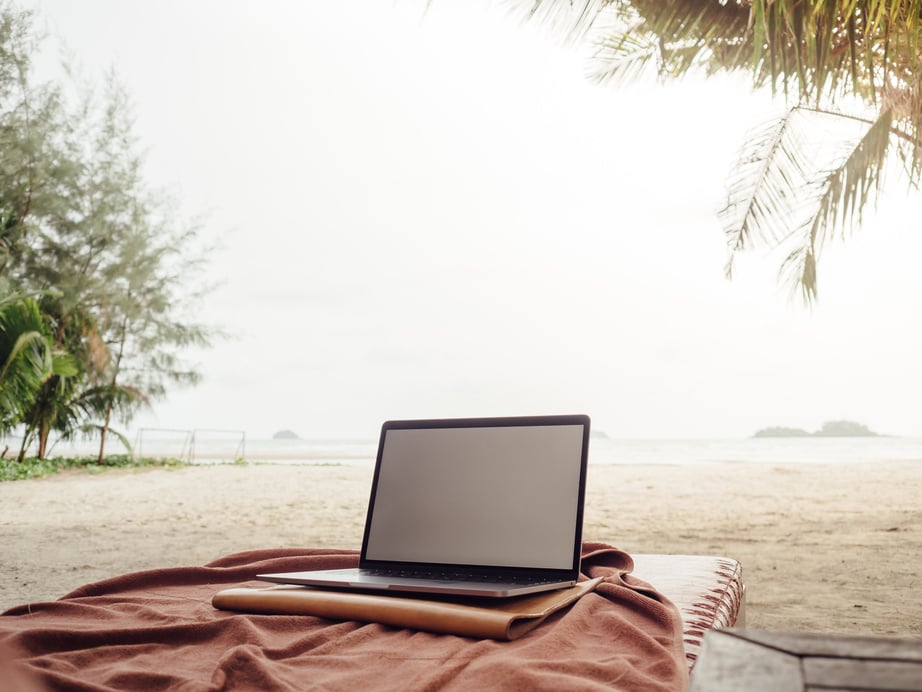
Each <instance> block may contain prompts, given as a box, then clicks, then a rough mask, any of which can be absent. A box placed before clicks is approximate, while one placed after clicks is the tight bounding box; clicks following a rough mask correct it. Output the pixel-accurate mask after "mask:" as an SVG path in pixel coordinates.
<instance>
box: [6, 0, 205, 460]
mask: <svg viewBox="0 0 922 692" xmlns="http://www.w3.org/2000/svg"><path fill="white" fill-rule="evenodd" d="M32 21H33V18H32V14H31V13H30V12H23V11H18V10H16V9H15V8H14V7H13V5H12V4H11V3H10V2H7V1H4V0H0V275H2V276H5V277H7V279H8V281H10V282H11V283H12V285H13V286H15V287H16V288H17V289H18V290H19V291H20V292H21V293H24V294H28V295H33V296H36V297H37V298H36V300H37V306H38V309H39V312H40V317H41V321H42V323H43V324H44V325H45V331H44V332H43V337H42V339H43V340H44V341H43V343H45V347H43V349H42V350H40V352H39V351H36V352H35V354H34V355H35V358H38V357H39V356H41V358H43V359H45V361H46V362H45V366H46V367H45V368H44V370H43V371H42V374H41V377H40V378H39V379H40V383H39V384H38V387H37V389H36V387H35V382H34V381H33V382H32V383H31V385H32V386H31V387H29V389H30V391H32V392H33V394H31V395H29V396H26V393H25V392H26V388H22V389H19V390H13V389H10V390H9V395H10V398H11V399H13V398H15V399H16V406H17V409H18V411H19V414H18V418H19V420H20V421H21V422H22V423H23V424H24V425H25V428H26V432H25V438H24V445H23V453H24V451H25V447H26V446H27V444H29V443H30V442H31V441H32V440H37V441H38V455H39V457H42V456H44V455H45V453H46V452H47V443H48V439H49V436H50V434H51V433H52V432H57V433H59V434H60V435H61V436H62V437H64V438H65V439H66V438H68V437H71V436H73V435H75V434H78V433H79V432H80V431H81V430H83V429H86V427H87V426H88V425H95V426H96V429H97V430H98V431H99V432H100V434H101V442H100V450H99V455H100V460H102V457H103V456H104V448H105V441H106V437H107V435H108V433H109V431H110V425H111V424H112V421H113V419H117V420H121V421H123V422H126V423H127V422H128V421H130V419H131V418H132V416H133V415H134V414H135V413H136V412H137V411H138V410H139V408H140V407H142V406H148V405H150V404H151V403H152V402H153V401H155V400H157V399H158V398H161V397H162V396H164V394H165V393H166V391H167V388H168V387H169V386H172V385H187V384H195V383H196V382H197V381H198V378H199V375H198V373H197V372H196V370H195V369H194V368H193V367H191V366H190V365H189V364H187V363H186V362H185V360H184V358H183V352H184V351H185V350H187V349H188V348H189V347H190V346H200V347H203V346H207V345H209V343H210V342H211V340H212V339H213V338H214V337H215V336H216V332H215V331H214V330H213V329H211V328H209V327H207V326H205V325H202V324H198V323H196V322H194V321H191V320H190V319H189V315H190V314H191V312H192V310H191V308H192V306H194V305H195V304H196V302H197V301H198V300H199V299H200V298H201V296H202V295H203V293H204V292H205V291H206V290H207V289H206V288H204V287H199V286H196V284H195V280H194V279H195V277H197V276H200V275H201V272H200V271H199V270H200V268H201V265H202V264H203V262H204V259H203V258H204V257H205V248H202V247H199V243H198V235H199V227H198V226H197V225H196V224H190V223H188V222H186V221H184V220H183V219H182V218H181V217H180V216H179V215H178V214H176V213H175V210H174V206H175V204H174V203H173V201H172V200H170V199H168V198H165V197H163V196H162V195H160V194H159V193H156V192H153V191H151V190H150V189H149V187H148V186H147V184H146V182H145V180H144V177H143V160H142V158H141V156H140V154H139V153H138V145H137V141H136V138H135V136H134V134H133V131H132V128H133V121H132V113H131V106H130V100H129V98H128V94H127V93H126V91H125V89H124V88H123V87H122V85H121V84H120V83H119V82H118V80H117V79H116V78H115V76H114V75H109V76H108V77H107V78H106V80H105V82H104V84H103V88H102V89H101V90H97V89H95V88H93V87H92V86H90V85H87V84H83V83H79V82H77V81H76V80H75V81H73V83H71V84H68V85H67V86H69V87H71V88H70V89H65V88H64V87H63V86H61V85H57V84H47V85H35V84H33V83H32V82H31V71H30V70H31V66H30V59H31V57H30V56H31V54H32V52H33V51H34V49H35V46H36V42H37V41H36V39H35V37H34V35H33V33H32V28H31V27H32ZM65 94H75V96H73V97H71V98H67V97H66V96H65ZM32 307H35V306H34V305H33V306H32ZM29 338H30V339H33V340H34V342H33V343H34V344H39V341H42V340H35V339H38V337H34V336H30V337H29ZM49 343H50V348H49V347H48V344H49ZM35 348H37V346H35ZM49 354H51V355H50V356H49ZM63 354H68V356H69V358H70V361H69V364H70V366H71V367H70V368H69V369H67V368H65V369H62V368H63V366H64V365H65V364H66V363H65V362H64V360H63ZM49 357H50V358H51V365H52V367H51V368H49V367H47V366H48V363H47V359H48V358H49ZM55 363H57V364H58V366H60V367H58V368H57V369H55V368H54V367H53V366H54V364H55ZM49 370H50V371H51V372H50V373H49ZM33 379H34V378H33ZM0 406H3V404H0ZM9 406H12V404H10V405H9ZM9 406H7V408H9ZM0 410H2V409H0ZM2 415H3V417H2V418H0V423H2V424H3V425H8V423H7V421H8V420H12V417H11V416H7V415H6V414H2Z"/></svg>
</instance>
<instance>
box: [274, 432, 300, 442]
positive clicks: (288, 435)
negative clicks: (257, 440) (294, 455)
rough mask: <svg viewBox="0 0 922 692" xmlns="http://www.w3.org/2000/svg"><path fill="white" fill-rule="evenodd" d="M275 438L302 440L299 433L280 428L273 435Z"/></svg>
mask: <svg viewBox="0 0 922 692" xmlns="http://www.w3.org/2000/svg"><path fill="white" fill-rule="evenodd" d="M272 439H273V440H300V439H301V438H300V437H298V435H297V433H294V432H292V431H291V430H279V431H278V432H277V433H275V435H273V436H272Z"/></svg>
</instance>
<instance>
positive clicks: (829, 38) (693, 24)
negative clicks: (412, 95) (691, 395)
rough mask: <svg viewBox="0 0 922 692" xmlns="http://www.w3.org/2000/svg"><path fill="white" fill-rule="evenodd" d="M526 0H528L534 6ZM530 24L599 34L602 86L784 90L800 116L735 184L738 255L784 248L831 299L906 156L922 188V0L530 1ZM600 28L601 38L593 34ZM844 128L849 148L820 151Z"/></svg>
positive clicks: (791, 278) (810, 283)
mask: <svg viewBox="0 0 922 692" xmlns="http://www.w3.org/2000/svg"><path fill="white" fill-rule="evenodd" d="M522 4H523V5H526V4H525V3H522ZM527 8H528V9H527V12H528V15H529V16H530V17H534V18H537V19H539V20H542V21H546V22H550V23H553V24H555V25H557V26H558V27H562V28H563V29H564V31H566V32H567V34H568V36H570V37H571V38H575V39H581V38H583V37H585V36H587V35H590V34H592V35H594V37H595V38H596V43H597V47H598V50H597V52H596V64H597V70H596V73H595V77H596V79H597V80H598V81H600V82H609V81H616V82H617V81H626V80H632V79H636V78H637V77H638V76H639V75H641V74H644V73H645V72H649V71H650V70H653V71H655V73H656V74H657V75H658V76H659V77H661V78H664V79H672V78H678V77H681V76H683V75H686V74H689V73H692V72H700V73H703V74H705V75H714V74H718V73H721V72H741V71H744V72H747V73H748V74H749V75H750V76H751V79H752V84H753V86H754V87H756V88H760V87H766V88H768V87H770V88H771V89H772V90H773V92H774V93H777V94H783V95H784V98H785V100H786V101H787V103H788V105H789V110H788V112H787V114H786V115H784V116H783V117H782V118H781V119H780V120H779V121H778V122H774V123H769V124H767V125H766V126H763V127H759V128H758V129H756V130H755V131H754V132H753V134H752V135H751V139H750V141H748V142H747V143H746V145H745V146H744V147H743V150H742V151H741V153H740V157H739V162H738V164H737V166H736V168H735V170H734V173H733V175H732V177H731V180H730V181H729V192H728V197H727V204H726V205H725V207H724V209H723V210H722V212H721V218H722V220H723V222H724V224H725V230H726V233H727V238H728V244H729V248H730V253H731V254H730V261H729V262H728V265H727V273H728V276H729V275H730V274H731V271H732V260H733V255H734V254H735V253H737V252H740V251H742V250H744V249H746V248H748V247H750V246H752V245H753V244H759V243H760V244H764V245H767V246H769V247H780V248H781V249H782V250H783V252H782V254H783V255H784V256H785V259H784V260H783V263H782V266H781V270H780V274H781V277H782V279H783V280H785V281H787V282H789V283H790V284H791V287H792V289H793V290H799V291H800V292H801V294H802V296H803V298H804V300H805V301H806V302H810V301H812V300H814V299H815V298H816V297H817V285H818V284H817V263H818V259H819V255H820V252H821V250H822V247H823V244H824V242H825V241H826V240H827V239H828V238H830V237H833V236H835V235H840V236H845V235H846V234H847V233H848V232H849V231H851V230H853V229H855V228H858V227H859V226H860V225H861V222H862V210H863V209H864V208H865V207H867V206H868V205H869V204H875V203H876V202H877V201H878V198H879V193H880V190H881V186H882V184H883V173H884V171H885V168H886V166H887V165H888V164H889V162H891V161H899V162H900V163H901V164H902V171H903V173H904V174H905V177H906V180H907V181H908V183H909V185H910V187H911V188H913V189H918V187H919V184H920V182H922V79H920V76H919V75H920V74H922V6H920V3H919V2H918V0H908V1H907V0H889V1H885V0H835V1H832V2H827V1H825V0H807V1H804V0H750V1H745V2H744V1H743V0H731V1H730V2H716V1H715V0H687V1H683V2H662V0H582V1H581V2H577V3H573V2H571V1H570V0H530V1H529V2H528V3H527ZM593 30H595V31H593ZM831 120H839V121H841V122H845V123H849V124H852V125H854V126H855V127H853V128H841V130H840V134H839V135H838V142H837V145H838V146H837V147H836V148H834V149H833V150H831V151H830V152H829V155H828V156H825V157H818V156H814V154H816V151H815V148H814V147H812V146H811V142H812V140H813V139H815V138H816V137H817V135H823V134H824V133H825V132H826V131H827V130H828V129H829V128H830V126H831V125H830V123H831Z"/></svg>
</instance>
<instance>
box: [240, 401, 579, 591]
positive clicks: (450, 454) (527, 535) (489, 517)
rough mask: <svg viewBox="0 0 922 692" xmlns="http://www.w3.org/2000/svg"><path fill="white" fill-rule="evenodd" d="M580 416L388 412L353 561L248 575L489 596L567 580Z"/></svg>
mask: <svg viewBox="0 0 922 692" xmlns="http://www.w3.org/2000/svg"><path fill="white" fill-rule="evenodd" d="M589 423H590V422H589V418H588V416H584V415H560V416H527V417H518V418H455V419H442V420H395V421H387V422H385V423H384V424H383V425H382V427H381V437H380V440H379V443H378V455H377V459H376V462H375V472H374V479H373V482H372V488H371V498H370V500H369V503H368V513H367V515H366V520H365V534H364V538H363V540H362V551H361V555H360V558H359V567H358V568H357V569H345V570H325V571H313V572H285V573H280V574H260V575H258V578H259V579H262V580H265V581H270V582H275V583H280V584H303V585H307V586H324V587H333V588H340V589H359V590H371V591H382V590H384V591H403V592H416V593H441V594H453V595H469V596H489V597H505V596H518V595H522V594H527V593H534V592H538V591H547V590H550V589H556V588H562V587H566V586H571V585H573V584H575V583H576V581H577V579H578V578H579V565H580V550H581V542H582V528H583V504H584V498H585V489H586V467H587V463H588V449H589Z"/></svg>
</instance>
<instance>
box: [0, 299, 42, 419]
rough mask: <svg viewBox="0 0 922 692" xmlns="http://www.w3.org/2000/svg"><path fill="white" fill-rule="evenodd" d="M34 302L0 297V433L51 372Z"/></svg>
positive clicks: (39, 317) (18, 416)
mask: <svg viewBox="0 0 922 692" xmlns="http://www.w3.org/2000/svg"><path fill="white" fill-rule="evenodd" d="M44 331H45V327H44V320H43V318H42V314H41V311H40V310H39V307H38V304H37V303H36V302H35V301H34V300H31V299H28V298H22V297H20V296H18V295H15V294H7V295H5V296H4V297H0V434H5V433H8V432H9V431H10V430H11V429H12V428H13V427H14V426H15V425H16V424H17V423H19V421H20V418H21V416H22V414H23V412H24V411H25V410H26V409H27V408H28V406H29V404H30V403H31V402H32V401H33V399H34V397H35V393H36V392H37V391H38V389H39V387H41V385H42V383H43V382H44V381H45V380H46V379H47V378H48V377H50V376H51V373H52V357H51V345H50V343H49V342H48V339H47V337H46V336H45V333H44Z"/></svg>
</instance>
